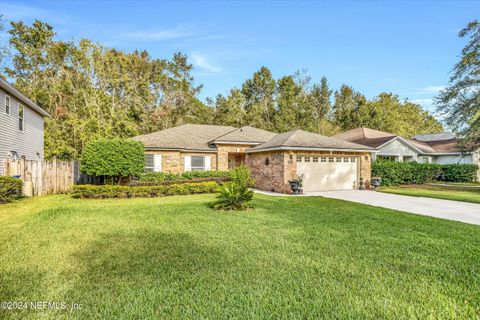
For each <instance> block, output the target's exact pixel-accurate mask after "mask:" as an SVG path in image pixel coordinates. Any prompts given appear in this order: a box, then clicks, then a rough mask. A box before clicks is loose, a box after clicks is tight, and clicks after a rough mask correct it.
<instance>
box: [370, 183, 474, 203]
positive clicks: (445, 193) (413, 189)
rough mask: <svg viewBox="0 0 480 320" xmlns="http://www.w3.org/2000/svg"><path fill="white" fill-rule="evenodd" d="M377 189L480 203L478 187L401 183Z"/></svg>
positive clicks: (407, 194) (408, 194)
mask: <svg viewBox="0 0 480 320" xmlns="http://www.w3.org/2000/svg"><path fill="white" fill-rule="evenodd" d="M379 191H381V192H386V193H395V194H401V195H406V196H415V197H427V198H438V199H446V200H455V201H463V202H472V203H480V190H479V189H466V188H461V187H458V188H455V187H442V186H434V185H423V184H422V185H402V186H391V187H380V189H379Z"/></svg>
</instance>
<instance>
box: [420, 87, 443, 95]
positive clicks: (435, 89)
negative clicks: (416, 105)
mask: <svg viewBox="0 0 480 320" xmlns="http://www.w3.org/2000/svg"><path fill="white" fill-rule="evenodd" d="M445 88H446V87H445V86H428V87H425V88H422V89H420V90H418V92H417V93H425V94H427V93H429V94H432V93H434V94H436V93H439V92H440V91H442V90H443V89H445Z"/></svg>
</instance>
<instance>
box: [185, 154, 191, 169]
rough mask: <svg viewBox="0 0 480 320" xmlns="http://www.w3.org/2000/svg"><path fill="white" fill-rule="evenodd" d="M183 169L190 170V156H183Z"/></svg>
mask: <svg viewBox="0 0 480 320" xmlns="http://www.w3.org/2000/svg"><path fill="white" fill-rule="evenodd" d="M185 171H192V157H191V156H185Z"/></svg>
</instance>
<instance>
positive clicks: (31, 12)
mask: <svg viewBox="0 0 480 320" xmlns="http://www.w3.org/2000/svg"><path fill="white" fill-rule="evenodd" d="M0 13H1V14H3V15H4V17H5V18H6V19H7V20H12V21H16V20H28V19H40V20H42V21H47V22H49V23H64V22H65V16H64V15H59V14H55V13H54V12H51V11H49V10H46V9H43V8H41V7H37V6H30V5H22V4H16V3H8V2H4V1H0Z"/></svg>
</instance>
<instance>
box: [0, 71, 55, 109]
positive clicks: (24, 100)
mask: <svg viewBox="0 0 480 320" xmlns="http://www.w3.org/2000/svg"><path fill="white" fill-rule="evenodd" d="M0 88H2V89H3V90H5V91H6V92H7V93H8V94H11V95H12V96H14V97H15V98H16V99H18V100H19V101H20V102H22V103H23V104H25V105H26V106H28V107H30V109H33V110H34V111H35V112H37V113H38V114H39V115H41V116H43V117H50V114H49V113H48V112H47V111H45V110H44V109H43V108H42V107H40V106H39V105H38V104H36V103H35V102H33V101H32V100H30V99H29V98H28V97H27V96H25V95H24V94H23V93H21V92H20V91H18V89H17V88H15V87H14V86H12V85H11V84H10V83H8V82H7V81H6V80H5V79H3V78H1V77H0Z"/></svg>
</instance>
